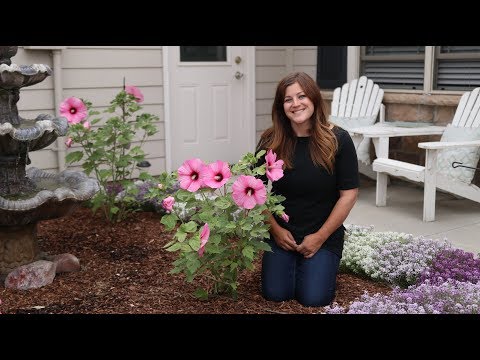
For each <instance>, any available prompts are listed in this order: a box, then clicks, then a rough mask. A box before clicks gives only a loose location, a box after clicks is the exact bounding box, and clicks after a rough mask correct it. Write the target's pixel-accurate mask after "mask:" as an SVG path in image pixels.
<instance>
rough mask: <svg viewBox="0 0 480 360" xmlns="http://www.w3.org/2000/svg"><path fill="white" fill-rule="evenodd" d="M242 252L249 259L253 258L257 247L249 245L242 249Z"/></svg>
mask: <svg viewBox="0 0 480 360" xmlns="http://www.w3.org/2000/svg"><path fill="white" fill-rule="evenodd" d="M242 254H243V256H245V257H246V258H247V259H250V260H253V255H254V254H255V249H254V248H253V247H252V246H250V245H247V246H245V247H244V248H243V249H242Z"/></svg>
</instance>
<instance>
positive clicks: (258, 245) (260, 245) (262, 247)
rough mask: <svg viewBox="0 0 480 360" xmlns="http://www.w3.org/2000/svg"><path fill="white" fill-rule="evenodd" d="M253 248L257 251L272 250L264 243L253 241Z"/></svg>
mask: <svg viewBox="0 0 480 360" xmlns="http://www.w3.org/2000/svg"><path fill="white" fill-rule="evenodd" d="M254 246H255V247H256V248H257V249H259V250H264V251H272V248H271V247H270V245H268V243H266V242H265V241H261V240H260V241H255V242H254Z"/></svg>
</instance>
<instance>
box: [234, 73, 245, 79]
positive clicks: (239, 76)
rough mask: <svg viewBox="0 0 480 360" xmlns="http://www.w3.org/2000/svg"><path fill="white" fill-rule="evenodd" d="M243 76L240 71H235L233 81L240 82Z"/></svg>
mask: <svg viewBox="0 0 480 360" xmlns="http://www.w3.org/2000/svg"><path fill="white" fill-rule="evenodd" d="M243 75H244V74H243V73H241V72H240V71H237V72H236V73H235V79H237V80H240V79H241V78H242V77H243Z"/></svg>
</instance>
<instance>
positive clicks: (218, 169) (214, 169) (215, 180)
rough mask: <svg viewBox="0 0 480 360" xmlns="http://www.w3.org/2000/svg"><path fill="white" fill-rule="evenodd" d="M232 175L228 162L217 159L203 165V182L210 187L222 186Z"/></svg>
mask: <svg viewBox="0 0 480 360" xmlns="http://www.w3.org/2000/svg"><path fill="white" fill-rule="evenodd" d="M231 176H232V173H231V172H230V168H229V167H228V163H226V162H223V161H220V160H217V161H215V162H214V163H211V164H208V165H207V166H205V169H204V172H203V183H204V184H205V185H207V186H209V187H211V188H212V189H218V188H219V187H222V186H223V185H224V184H225V183H226V182H227V181H228V179H230V177H231Z"/></svg>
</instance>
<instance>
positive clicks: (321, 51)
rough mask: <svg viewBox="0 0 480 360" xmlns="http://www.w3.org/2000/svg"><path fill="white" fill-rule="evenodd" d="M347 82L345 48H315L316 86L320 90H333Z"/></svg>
mask: <svg viewBox="0 0 480 360" xmlns="http://www.w3.org/2000/svg"><path fill="white" fill-rule="evenodd" d="M346 82H347V47H346V46H318V47H317V84H318V86H320V89H335V88H336V87H338V86H342V85H343V84H345V83H346Z"/></svg>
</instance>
